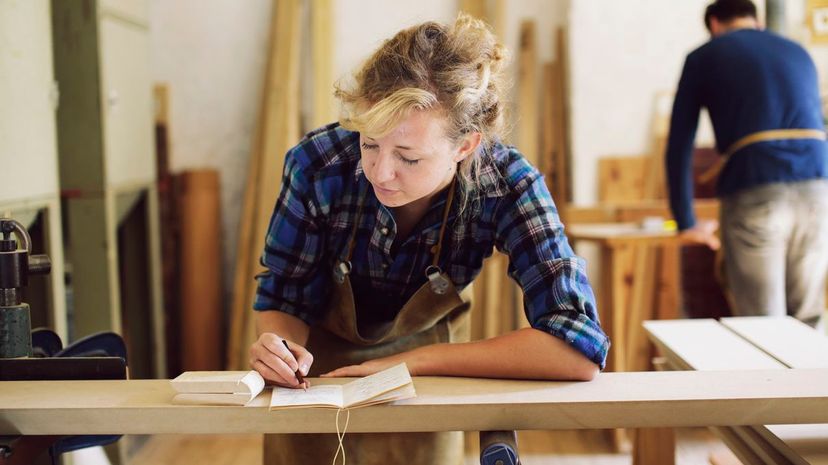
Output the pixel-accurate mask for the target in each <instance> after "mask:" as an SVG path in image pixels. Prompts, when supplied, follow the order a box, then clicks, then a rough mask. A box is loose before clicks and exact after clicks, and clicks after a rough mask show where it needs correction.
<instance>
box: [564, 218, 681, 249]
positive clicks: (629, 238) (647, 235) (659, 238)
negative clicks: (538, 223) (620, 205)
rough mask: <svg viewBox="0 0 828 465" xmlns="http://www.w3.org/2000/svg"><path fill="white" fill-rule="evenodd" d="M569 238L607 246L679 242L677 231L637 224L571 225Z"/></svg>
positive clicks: (568, 230)
mask: <svg viewBox="0 0 828 465" xmlns="http://www.w3.org/2000/svg"><path fill="white" fill-rule="evenodd" d="M567 236H568V237H569V238H570V239H572V240H589V241H595V242H597V243H599V244H606V245H612V244H616V245H622V244H623V245H634V244H635V243H644V244H647V245H656V244H658V243H659V242H676V241H678V240H679V239H678V237H677V236H676V232H675V231H665V230H662V229H656V230H650V229H644V228H642V227H641V226H639V225H638V224H635V223H594V224H570V225H569V226H568V227H567Z"/></svg>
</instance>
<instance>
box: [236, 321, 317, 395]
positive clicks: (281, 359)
mask: <svg viewBox="0 0 828 465" xmlns="http://www.w3.org/2000/svg"><path fill="white" fill-rule="evenodd" d="M283 340H284V339H283V338H282V337H280V336H278V335H276V334H274V333H262V335H261V336H259V339H258V340H257V341H256V342H254V343H253V345H252V346H250V367H251V368H252V369H254V370H256V371H258V372H259V374H261V375H262V377H263V378H264V379H265V380H267V381H269V382H271V383H275V384H278V385H280V386H287V387H292V388H301V387H304V388H307V387H309V385H310V383H308V382H307V381H305V382H304V383H300V382H299V380H298V379H297V378H296V370H297V369H298V370H299V373H301V374H302V377H303V378H304V377H305V376H307V374H308V371H309V370H310V367H311V365H312V364H313V355H312V354H311V353H310V352H308V350H307V349H305V348H304V347H303V346H301V345H299V344H297V343H295V342H292V341H288V345H289V346H290V350H288V349H287V347H285V344H284V343H283V342H282V341H283Z"/></svg>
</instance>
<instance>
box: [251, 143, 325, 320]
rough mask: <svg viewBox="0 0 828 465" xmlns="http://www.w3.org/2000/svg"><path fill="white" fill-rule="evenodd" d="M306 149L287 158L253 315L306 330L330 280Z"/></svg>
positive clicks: (263, 256) (263, 259) (294, 149)
mask: <svg viewBox="0 0 828 465" xmlns="http://www.w3.org/2000/svg"><path fill="white" fill-rule="evenodd" d="M305 159H306V157H305V153H304V146H303V145H302V144H300V145H298V146H296V147H294V148H293V149H292V150H291V151H289V152H288V154H287V157H286V160H285V169H284V175H283V179H282V188H281V192H280V194H279V198H278V200H277V201H276V206H275V207H274V210H273V215H272V216H271V219H270V225H269V226H268V230H267V236H266V238H265V248H264V252H263V253H262V256H261V263H262V265H263V266H265V267H266V268H267V270H266V271H265V272H263V273H261V274H260V275H258V276H257V277H256V279H257V280H258V288H257V289H256V297H255V300H254V302H253V309H254V310H279V311H282V312H285V313H288V314H291V315H294V316H296V317H298V318H300V319H302V320H303V321H305V322H306V323H308V324H312V323H314V322H315V321H316V320H318V317H319V312H320V308H321V303H322V300H323V299H324V296H325V295H327V291H328V285H329V281H330V279H329V276H328V275H327V274H326V273H325V272H324V271H325V270H323V269H322V263H321V262H322V261H323V260H322V257H323V250H324V244H323V229H324V228H322V227H321V226H320V224H321V222H320V221H318V218H317V216H318V209H317V208H316V205H315V203H314V202H313V195H312V194H313V188H312V184H311V183H310V181H309V180H308V178H307V177H306V175H305V173H304V172H303V168H304V167H303V166H302V160H305Z"/></svg>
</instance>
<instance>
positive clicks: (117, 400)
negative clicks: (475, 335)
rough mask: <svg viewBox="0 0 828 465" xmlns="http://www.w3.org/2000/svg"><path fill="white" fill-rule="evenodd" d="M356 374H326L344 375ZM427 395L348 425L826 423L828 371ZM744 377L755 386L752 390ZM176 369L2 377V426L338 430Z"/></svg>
mask: <svg viewBox="0 0 828 465" xmlns="http://www.w3.org/2000/svg"><path fill="white" fill-rule="evenodd" d="M347 381H348V380H347V379H337V380H330V379H329V380H320V379H313V380H312V383H314V384H321V383H322V382H335V383H344V382H347ZM414 383H415V387H416V390H417V397H416V398H414V399H409V400H406V401H401V402H398V403H395V404H389V405H381V406H374V407H365V408H361V409H355V410H353V411H352V412H351V419H350V425H349V429H348V430H349V431H352V432H370V431H481V430H500V429H506V430H511V429H593V428H615V427H658V426H671V427H676V426H703V425H727V424H762V423H820V422H828V370H826V369H815V370H748V371H740V372H733V371H730V372H722V371H685V372H639V373H601V374H599V375H598V376H597V377H596V378H595V379H594V380H593V381H591V382H587V383H583V382H553V381H509V380H493V379H479V378H452V377H417V378H415V379H414ZM745 386H750V387H751V389H749V390H746V389H745ZM173 395H174V391H173V389H172V387H171V386H170V384H169V381H168V380H137V381H136V380H133V381H49V382H44V381H33V382H23V381H19V382H18V381H8V382H5V383H0V434H72V433H82V434H106V433H124V434H153V433H158V434H164V433H252V432H259V433H261V432H266V433H280V432H333V431H334V430H335V423H334V417H335V415H336V411H335V410H334V409H296V410H282V411H274V412H268V410H267V408H266V405H267V401H268V397H267V395H261V396H259V397H258V398H257V399H256V401H255V402H256V403H255V404H254V405H253V406H250V407H215V406H179V405H172V404H171V403H170V402H171V399H172V397H173Z"/></svg>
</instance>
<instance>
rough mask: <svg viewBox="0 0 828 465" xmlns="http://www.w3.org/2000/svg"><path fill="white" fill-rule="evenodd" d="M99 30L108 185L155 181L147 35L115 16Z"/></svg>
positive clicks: (102, 21) (105, 19) (145, 32)
mask: <svg viewBox="0 0 828 465" xmlns="http://www.w3.org/2000/svg"><path fill="white" fill-rule="evenodd" d="M100 28H101V29H100V37H101V81H102V86H101V94H102V95H101V105H102V107H103V115H104V123H103V124H104V151H105V155H104V157H105V160H104V164H105V170H106V184H107V186H109V187H114V186H122V185H125V184H133V183H145V182H151V181H153V180H154V179H155V147H154V142H153V141H154V133H153V131H154V130H153V109H152V89H151V81H150V73H149V38H148V34H147V31H146V30H145V29H142V28H140V27H136V26H135V25H132V24H129V23H125V22H122V21H119V20H116V19H112V18H110V17H104V18H103V19H102V20H101V26H100Z"/></svg>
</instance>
